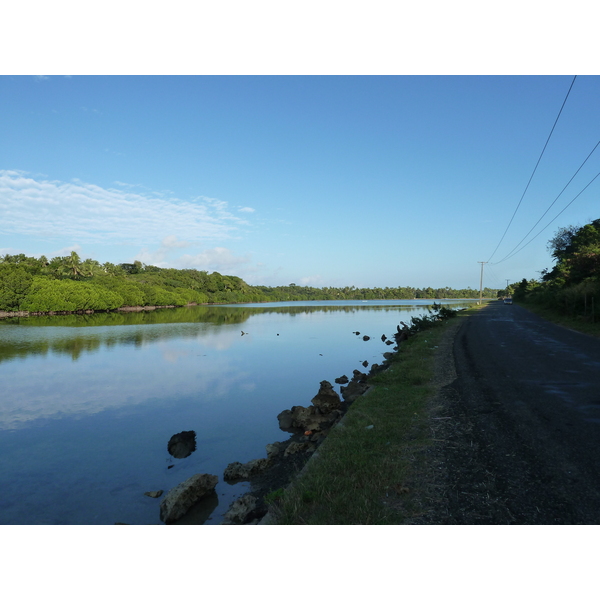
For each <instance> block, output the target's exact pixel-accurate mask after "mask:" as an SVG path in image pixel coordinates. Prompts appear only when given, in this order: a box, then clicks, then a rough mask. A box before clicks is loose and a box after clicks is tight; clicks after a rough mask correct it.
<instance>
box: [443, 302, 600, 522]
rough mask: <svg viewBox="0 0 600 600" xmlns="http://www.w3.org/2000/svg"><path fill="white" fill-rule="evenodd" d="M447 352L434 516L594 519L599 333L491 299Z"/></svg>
mask: <svg viewBox="0 0 600 600" xmlns="http://www.w3.org/2000/svg"><path fill="white" fill-rule="evenodd" d="M453 355H454V369H455V373H456V377H454V378H453V381H452V382H451V383H450V384H449V385H447V386H446V388H445V389H444V392H443V393H444V395H445V400H446V405H445V411H446V412H445V413H444V414H445V415H446V417H445V418H447V417H450V418H447V420H445V421H439V422H440V423H444V427H445V430H444V431H443V432H440V435H437V436H436V437H441V436H442V435H443V437H444V438H445V440H446V443H445V444H444V450H443V454H444V456H443V460H444V464H445V467H444V468H445V473H446V475H445V488H446V489H445V492H444V495H445V503H446V505H445V506H446V510H445V516H444V517H439V515H438V519H437V522H444V523H457V524H460V523H463V524H464V523H499V524H500V523H515V524H535V523H540V524H541V523H544V524H559V523H561V524H576V523H588V524H589V523H600V340H598V339H596V338H591V337H588V336H585V335H583V334H579V333H576V332H573V331H570V330H567V329H565V328H562V327H559V326H556V325H553V324H551V323H549V322H547V321H544V320H543V319H541V318H540V317H537V316H536V315H534V314H532V313H530V312H529V311H527V310H525V309H524V308H521V307H519V306H517V305H512V306H507V305H503V304H501V303H500V302H493V303H490V304H489V305H488V306H486V307H484V308H483V309H481V310H480V311H478V312H477V313H476V314H474V315H473V316H471V317H470V318H466V319H465V320H464V322H463V324H462V325H461V327H460V328H459V330H458V332H457V334H456V336H455V338H454V350H453ZM434 521H435V519H434Z"/></svg>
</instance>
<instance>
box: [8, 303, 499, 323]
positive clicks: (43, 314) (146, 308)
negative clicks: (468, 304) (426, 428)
mask: <svg viewBox="0 0 600 600" xmlns="http://www.w3.org/2000/svg"><path fill="white" fill-rule="evenodd" d="M347 300H350V301H358V300H359V299H353V298H347ZM380 300H382V299H381V298H373V299H372V300H365V301H364V302H372V301H380ZM391 300H394V301H401V300H409V301H410V300H428V301H431V303H436V302H438V301H442V300H456V301H459V302H460V301H467V300H470V301H477V298H391ZM484 300H486V301H488V300H493V299H490V298H484ZM271 302H336V300H283V301H279V300H273V301H271V300H263V301H259V302H203V303H201V304H199V303H197V302H190V303H189V304H181V305H179V304H165V305H156V306H119V308H113V309H109V310H94V309H91V308H88V309H80V310H49V311H39V312H32V311H27V310H14V311H6V310H0V319H11V318H21V317H23V318H24V317H47V316H50V317H54V316H64V315H93V314H96V313H115V312H144V311H151V310H156V309H160V308H186V307H189V306H222V305H226V304H235V305H236V306H237V305H239V306H243V305H245V304H270V303H271Z"/></svg>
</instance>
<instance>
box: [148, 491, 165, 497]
mask: <svg viewBox="0 0 600 600" xmlns="http://www.w3.org/2000/svg"><path fill="white" fill-rule="evenodd" d="M162 493H163V491H162V490H156V491H155V492H144V496H150V498H160V497H161V496H162Z"/></svg>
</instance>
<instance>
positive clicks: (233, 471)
mask: <svg viewBox="0 0 600 600" xmlns="http://www.w3.org/2000/svg"><path fill="white" fill-rule="evenodd" d="M270 464H271V461H270V460H269V459H268V458H256V459H254V460H251V461H250V462H247V463H245V464H242V463H240V462H232V463H229V464H228V465H227V468H226V469H225V472H224V473H223V479H224V480H225V481H235V480H237V479H250V477H252V476H253V475H258V474H259V473H262V472H263V471H264V470H265V469H266V468H267V467H268V466H269V465H270Z"/></svg>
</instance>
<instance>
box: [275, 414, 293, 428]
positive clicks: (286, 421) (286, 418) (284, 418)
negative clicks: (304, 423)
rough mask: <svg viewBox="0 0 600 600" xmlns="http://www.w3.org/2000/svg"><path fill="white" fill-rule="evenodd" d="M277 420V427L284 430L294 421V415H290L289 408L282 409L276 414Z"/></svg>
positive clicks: (290, 426)
mask: <svg viewBox="0 0 600 600" xmlns="http://www.w3.org/2000/svg"><path fill="white" fill-rule="evenodd" d="M277 420H278V421H279V429H283V430H284V431H286V430H287V429H291V428H292V423H293V421H294V416H293V415H292V411H291V410H284V411H282V412H280V413H279V414H278V415H277Z"/></svg>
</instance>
